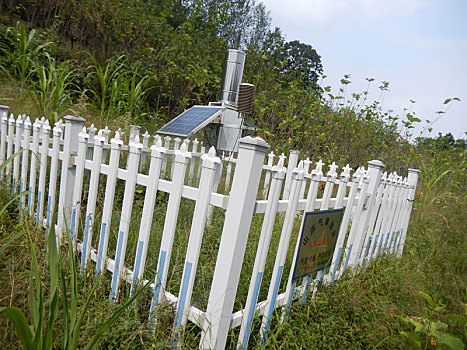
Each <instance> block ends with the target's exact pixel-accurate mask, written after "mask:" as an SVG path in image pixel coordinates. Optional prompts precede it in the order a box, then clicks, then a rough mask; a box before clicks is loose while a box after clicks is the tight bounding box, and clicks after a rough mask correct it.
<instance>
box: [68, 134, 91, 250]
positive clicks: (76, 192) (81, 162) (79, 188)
mask: <svg viewBox="0 0 467 350" xmlns="http://www.w3.org/2000/svg"><path fill="white" fill-rule="evenodd" d="M88 138H89V135H88V134H87V133H86V127H85V126H83V128H82V130H81V132H80V133H79V134H78V154H77V156H76V175H75V178H76V181H75V184H74V189H73V200H72V203H73V204H72V213H71V222H70V238H71V242H72V244H73V248H74V249H76V243H77V238H78V224H79V218H80V215H81V197H82V192H83V182H84V167H85V163H86V152H87V148H88Z"/></svg>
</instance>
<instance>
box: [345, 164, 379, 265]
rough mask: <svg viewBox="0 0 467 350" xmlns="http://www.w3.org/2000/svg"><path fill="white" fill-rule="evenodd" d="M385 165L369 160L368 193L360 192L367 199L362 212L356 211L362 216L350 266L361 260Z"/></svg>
mask: <svg viewBox="0 0 467 350" xmlns="http://www.w3.org/2000/svg"><path fill="white" fill-rule="evenodd" d="M385 167H386V166H385V165H384V163H383V162H381V161H379V160H370V161H369V162H368V176H369V177H370V182H369V184H368V187H367V190H366V193H361V194H360V195H361V196H367V198H366V199H365V202H363V203H364V205H363V208H362V211H361V213H358V212H357V213H356V215H360V218H359V219H358V227H357V231H356V235H357V237H356V238H355V242H354V245H353V250H352V252H351V254H350V261H349V264H350V266H355V265H356V264H357V263H358V262H359V258H360V254H361V250H362V248H363V244H364V242H365V238H366V236H367V231H368V226H369V222H370V216H371V215H370V214H371V212H372V210H373V207H374V204H375V199H376V193H377V192H378V186H379V183H380V181H381V176H382V174H383V170H384V168H385ZM362 192H363V191H362Z"/></svg>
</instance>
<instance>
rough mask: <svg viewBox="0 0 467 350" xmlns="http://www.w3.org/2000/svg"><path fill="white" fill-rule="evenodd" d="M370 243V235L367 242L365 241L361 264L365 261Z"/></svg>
mask: <svg viewBox="0 0 467 350" xmlns="http://www.w3.org/2000/svg"><path fill="white" fill-rule="evenodd" d="M370 243H371V236H370V237H368V242H367V243H366V248H365V253H364V254H363V256H362V264H363V263H364V262H365V259H366V257H367V255H368V249H370Z"/></svg>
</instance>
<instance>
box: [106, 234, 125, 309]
mask: <svg viewBox="0 0 467 350" xmlns="http://www.w3.org/2000/svg"><path fill="white" fill-rule="evenodd" d="M123 235H124V234H123V231H120V234H119V235H118V238H119V240H118V242H117V252H116V253H115V266H114V273H113V276H112V288H111V291H110V298H109V299H110V301H111V302H114V301H115V297H116V296H117V281H118V277H119V275H120V271H119V268H120V267H119V266H120V259H121V256H122V245H123Z"/></svg>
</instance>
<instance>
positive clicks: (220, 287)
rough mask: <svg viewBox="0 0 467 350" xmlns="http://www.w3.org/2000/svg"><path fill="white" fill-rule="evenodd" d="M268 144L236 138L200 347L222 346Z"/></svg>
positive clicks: (223, 345)
mask: <svg viewBox="0 0 467 350" xmlns="http://www.w3.org/2000/svg"><path fill="white" fill-rule="evenodd" d="M268 147H269V145H268V144H267V143H266V142H265V141H264V140H263V139H261V138H253V137H250V136H247V137H244V138H242V139H240V143H239V147H238V160H237V165H236V168H235V174H234V178H233V181H232V190H231V192H230V193H231V195H230V199H229V205H228V207H227V210H226V213H225V221H224V228H223V230H222V238H221V242H220V246H219V252H218V254H217V262H216V268H215V270H214V276H213V282H212V285H211V293H210V295H209V301H208V306H207V310H206V320H205V323H204V326H203V333H204V334H202V336H201V343H200V348H202V349H224V348H225V344H226V341H227V334H228V332H229V328H230V321H231V318H232V310H233V306H234V302H235V296H236V294H237V287H238V282H239V279H240V272H241V269H242V262H243V257H244V254H245V249H246V243H247V239H248V233H249V231H250V225H251V219H252V216H253V211H254V208H255V203H256V196H257V192H258V186H259V181H260V178H261V171H262V166H263V162H264V157H265V155H266V151H267V149H268Z"/></svg>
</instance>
